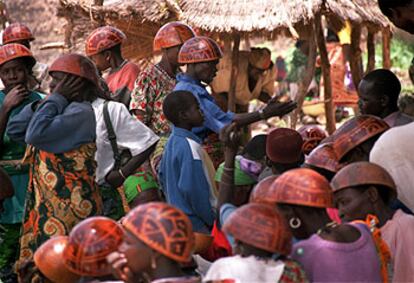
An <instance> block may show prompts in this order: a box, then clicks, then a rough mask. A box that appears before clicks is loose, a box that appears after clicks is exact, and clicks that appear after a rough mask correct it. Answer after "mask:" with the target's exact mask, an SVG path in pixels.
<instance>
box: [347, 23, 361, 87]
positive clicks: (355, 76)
mask: <svg viewBox="0 0 414 283" xmlns="http://www.w3.org/2000/svg"><path fill="white" fill-rule="evenodd" d="M360 44H361V25H359V24H354V25H353V26H352V32H351V57H350V60H349V61H350V62H349V63H350V66H351V73H352V81H353V82H354V85H355V87H358V85H359V82H360V81H361V79H362V75H363V67H362V55H361V54H362V51H361V46H360Z"/></svg>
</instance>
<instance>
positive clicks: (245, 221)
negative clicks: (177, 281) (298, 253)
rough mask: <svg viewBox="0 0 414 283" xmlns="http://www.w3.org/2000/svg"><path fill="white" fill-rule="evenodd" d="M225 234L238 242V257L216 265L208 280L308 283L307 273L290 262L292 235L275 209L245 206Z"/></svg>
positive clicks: (227, 227)
mask: <svg viewBox="0 0 414 283" xmlns="http://www.w3.org/2000/svg"><path fill="white" fill-rule="evenodd" d="M223 231H224V232H225V233H226V234H230V235H231V236H233V237H234V238H235V241H236V248H235V253H236V255H235V256H232V257H226V258H222V259H219V260H217V261H215V262H214V263H213V264H212V265H211V267H210V269H209V270H208V272H207V274H206V276H205V278H204V280H206V281H208V280H212V281H213V282H214V281H215V280H223V279H235V280H236V282H240V283H244V282H246V283H247V282H282V283H283V282H307V279H306V276H305V273H304V271H303V269H302V268H301V267H300V266H299V265H298V264H297V263H296V262H294V261H292V260H288V259H287V258H286V256H288V255H289V253H290V250H291V239H292V235H291V233H290V231H289V228H288V227H287V225H286V223H285V220H284V219H283V216H282V215H281V214H280V213H279V212H278V211H277V210H276V209H275V208H274V207H272V206H270V205H266V204H258V203H251V204H247V205H244V206H242V207H240V208H238V209H237V210H236V211H234V213H233V214H232V215H231V216H230V217H229V219H228V220H227V221H226V223H225V224H224V226H223ZM276 256H277V259H275V257H276Z"/></svg>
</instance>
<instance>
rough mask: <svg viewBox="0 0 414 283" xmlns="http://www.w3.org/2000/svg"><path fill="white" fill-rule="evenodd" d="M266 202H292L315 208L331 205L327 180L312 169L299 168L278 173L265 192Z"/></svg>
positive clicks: (331, 197) (330, 189)
mask: <svg viewBox="0 0 414 283" xmlns="http://www.w3.org/2000/svg"><path fill="white" fill-rule="evenodd" d="M267 197H268V200H267V202H268V203H273V204H292V205H300V206H308V207H317V208H328V207H332V206H333V200H332V199H333V196H332V188H331V186H330V185H329V182H328V180H327V179H326V178H325V177H323V176H322V175H320V174H319V173H317V172H316V171H314V170H311V169H307V168H299V169H293V170H289V171H287V172H285V173H283V174H282V175H280V176H279V177H278V178H277V179H276V180H275V181H274V182H273V184H272V185H271V187H270V189H269V193H268V194H267Z"/></svg>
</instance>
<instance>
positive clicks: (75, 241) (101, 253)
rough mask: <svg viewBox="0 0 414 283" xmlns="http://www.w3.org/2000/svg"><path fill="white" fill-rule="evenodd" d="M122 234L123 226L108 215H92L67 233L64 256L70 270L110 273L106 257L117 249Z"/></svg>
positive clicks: (89, 274)
mask: <svg viewBox="0 0 414 283" xmlns="http://www.w3.org/2000/svg"><path fill="white" fill-rule="evenodd" d="M123 237H124V231H123V229H122V227H121V226H120V225H119V224H118V223H116V222H115V221H114V220H112V219H109V218H107V217H91V218H88V219H86V220H84V221H82V222H80V223H79V224H78V225H76V226H75V227H74V228H73V230H72V231H71V232H70V234H69V240H68V244H67V246H66V248H65V251H64V253H63V259H64V262H65V265H66V268H68V269H69V270H70V271H72V272H74V273H76V274H79V275H82V276H105V275H108V274H110V267H109V263H108V262H107V260H106V257H107V256H108V255H109V254H111V253H113V252H115V251H117V250H118V247H119V246H120V245H121V243H122V241H123Z"/></svg>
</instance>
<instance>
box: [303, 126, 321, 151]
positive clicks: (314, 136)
mask: <svg viewBox="0 0 414 283" xmlns="http://www.w3.org/2000/svg"><path fill="white" fill-rule="evenodd" d="M298 132H299V134H300V135H301V136H302V139H303V146H302V151H303V153H304V154H306V155H308V154H309V153H311V151H312V150H313V149H314V148H316V147H317V146H318V145H319V143H320V142H321V141H322V140H324V139H325V138H326V137H327V136H328V135H327V134H326V132H325V131H324V130H322V129H321V128H320V127H319V126H316V125H305V126H302V127H300V128H299V130H298Z"/></svg>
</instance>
